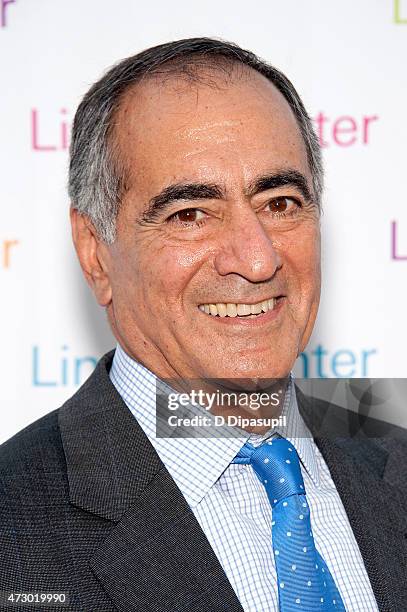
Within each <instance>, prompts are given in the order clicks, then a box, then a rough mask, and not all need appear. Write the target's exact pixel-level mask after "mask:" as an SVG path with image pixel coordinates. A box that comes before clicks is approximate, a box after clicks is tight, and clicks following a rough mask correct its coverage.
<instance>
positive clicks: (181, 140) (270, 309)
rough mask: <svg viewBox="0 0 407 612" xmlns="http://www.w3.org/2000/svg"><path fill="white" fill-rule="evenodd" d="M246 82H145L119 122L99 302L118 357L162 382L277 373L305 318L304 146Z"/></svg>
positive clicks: (274, 100) (311, 279) (292, 354)
mask: <svg viewBox="0 0 407 612" xmlns="http://www.w3.org/2000/svg"><path fill="white" fill-rule="evenodd" d="M245 74H246V76H245V78H240V79H238V78H236V79H233V80H232V81H231V82H229V83H228V84H227V83H225V82H224V81H223V80H222V77H220V76H218V77H217V80H218V87H209V86H207V85H204V84H191V83H188V84H187V83H186V82H185V81H181V80H177V79H176V78H175V77H174V78H173V79H168V80H167V81H166V82H165V83H163V82H161V83H160V82H159V81H158V80H154V79H152V80H150V81H147V82H145V83H143V84H142V85H139V86H137V87H136V89H135V90H134V91H132V92H131V93H129V94H128V95H127V97H126V98H125V99H124V101H123V104H122V107H121V110H120V112H119V114H118V117H117V131H116V136H117V144H118V146H119V151H120V154H121V156H122V158H123V159H124V162H125V166H126V168H127V170H128V185H127V187H128V190H127V192H126V195H125V198H124V201H123V204H122V208H121V210H120V213H119V216H118V223H117V239H116V241H115V243H114V244H113V245H111V246H109V247H106V253H107V254H106V258H107V262H108V263H107V267H108V278H109V286H110V291H109V294H108V295H109V297H108V298H107V299H105V300H100V301H101V303H103V305H107V306H108V313H109V318H110V321H111V323H112V326H113V329H114V332H115V334H116V337H117V339H118V340H119V342H120V343H121V344H122V346H123V347H124V348H125V350H126V351H127V352H128V353H129V354H130V355H131V356H133V357H134V358H136V359H138V360H139V361H141V362H142V363H143V364H145V365H146V366H147V367H149V368H150V369H151V370H153V371H154V372H155V373H156V374H158V375H159V376H163V377H165V376H166V377H171V376H181V377H184V378H201V377H210V378H235V377H239V378H253V379H257V378H275V377H283V376H286V375H287V374H288V372H289V371H290V369H291V368H292V366H293V363H294V361H295V359H296V357H297V355H298V354H299V352H301V350H302V349H303V348H304V347H305V345H306V343H307V341H308V338H309V336H310V334H311V331H312V328H313V324H314V321H315V317H316V313H317V308H318V301H319V292H320V233H319V215H318V210H317V207H316V205H315V204H314V203H313V201H312V197H313V194H312V187H311V185H312V183H311V175H310V170H309V167H308V163H307V157H306V150H305V145H304V143H303V140H302V137H301V134H300V131H299V128H298V126H297V123H296V121H295V118H294V116H293V114H292V112H291V110H290V108H289V106H288V104H287V102H286V101H285V100H284V98H283V97H282V95H281V94H280V93H279V92H278V91H277V89H276V88H274V86H273V85H272V84H271V83H269V82H268V81H267V80H266V79H265V78H264V77H262V76H261V75H259V74H257V73H255V72H253V71H249V70H247V71H246V73H245ZM213 78H214V77H213V76H212V79H213ZM307 191H309V192H310V194H311V198H310V197H309V194H307ZM103 248H104V247H103ZM216 305H217V306H216ZM262 306H263V308H262ZM208 311H209V312H208ZM264 311H265V312H264ZM248 312H250V313H252V312H253V313H254V314H250V315H248V314H247V313H248ZM225 315H226V316H225Z"/></svg>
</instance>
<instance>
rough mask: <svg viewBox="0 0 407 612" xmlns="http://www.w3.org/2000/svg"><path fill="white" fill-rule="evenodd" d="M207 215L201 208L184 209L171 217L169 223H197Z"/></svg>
mask: <svg viewBox="0 0 407 612" xmlns="http://www.w3.org/2000/svg"><path fill="white" fill-rule="evenodd" d="M205 216H206V215H205V213H204V212H203V211H202V210H200V209H199V208H184V209H183V210H179V211H178V212H176V213H174V214H173V215H170V216H169V217H168V219H167V221H172V222H175V223H177V222H178V223H197V222H198V221H202V220H203V219H204V218H205Z"/></svg>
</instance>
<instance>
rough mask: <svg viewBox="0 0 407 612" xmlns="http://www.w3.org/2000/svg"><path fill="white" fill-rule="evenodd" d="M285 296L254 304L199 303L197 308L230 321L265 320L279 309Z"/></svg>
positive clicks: (224, 320)
mask: <svg viewBox="0 0 407 612" xmlns="http://www.w3.org/2000/svg"><path fill="white" fill-rule="evenodd" d="M284 298H285V296H283V295H280V296H278V297H272V298H268V299H265V300H262V301H260V302H256V303H255V304H247V303H233V302H227V303H221V302H217V303H208V304H199V306H198V308H199V310H200V311H201V312H202V313H204V314H206V315H208V316H210V317H212V318H215V319H217V320H222V322H224V323H226V322H230V323H243V322H247V323H249V321H254V320H258V321H259V322H263V321H264V322H266V321H268V320H271V319H272V318H274V317H275V316H276V315H277V313H278V312H279V311H280V310H281V307H282V304H283V301H284Z"/></svg>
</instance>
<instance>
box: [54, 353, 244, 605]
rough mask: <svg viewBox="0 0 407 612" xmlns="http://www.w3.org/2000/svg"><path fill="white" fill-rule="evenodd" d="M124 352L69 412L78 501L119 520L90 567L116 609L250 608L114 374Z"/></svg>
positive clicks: (73, 495) (63, 415)
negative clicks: (113, 380) (124, 398)
mask: <svg viewBox="0 0 407 612" xmlns="http://www.w3.org/2000/svg"><path fill="white" fill-rule="evenodd" d="M113 354H114V352H113V351H112V352H110V353H108V354H107V355H105V357H103V358H102V360H101V361H100V362H99V364H98V366H97V368H96V370H95V371H94V373H93V374H92V376H91V377H90V378H89V380H88V381H87V383H86V384H85V385H84V386H83V387H82V388H81V389H80V390H79V391H78V393H77V394H76V395H75V396H74V397H73V398H71V399H70V400H69V401H68V402H67V403H66V404H65V405H64V406H63V407H62V408H61V409H60V412H59V425H60V430H61V436H62V441H63V445H64V451H65V455H66V460H67V471H68V481H69V490H70V501H71V503H73V504H74V505H75V506H77V507H79V508H82V509H83V510H86V511H88V512H91V513H93V514H96V515H98V516H100V517H102V518H104V519H108V520H110V521H112V529H111V531H110V533H109V536H108V537H107V539H106V540H105V541H104V542H103V544H102V546H100V547H99V549H98V550H96V551H95V552H94V554H93V556H92V558H91V559H90V567H91V568H92V571H93V573H94V575H95V576H96V578H97V579H98V580H99V582H100V583H101V585H102V586H103V588H104V590H105V591H106V593H107V594H108V596H109V597H110V598H111V600H112V602H113V603H114V605H115V607H116V608H117V609H118V610H121V611H122V612H133V611H134V612H135V611H139V610H141V609H142V610H146V611H147V612H148V611H149V610H151V611H154V612H158V611H161V610H162V611H163V612H164V611H167V610H174V611H179V612H182V611H184V610H185V611H187V610H190V611H198V610H219V611H223V610H224V611H225V612H226V610H228V611H231V612H242V607H241V605H240V603H239V600H238V599H237V596H236V594H235V592H234V590H233V588H232V586H231V585H230V583H229V581H228V579H227V577H226V574H225V572H224V571H223V569H222V567H221V565H220V563H219V561H218V559H217V557H216V555H215V553H214V552H213V550H212V548H211V546H210V544H209V542H208V540H207V538H206V536H205V534H204V532H203V531H202V529H201V527H200V525H199V523H198V521H197V520H196V518H195V516H194V514H193V512H192V510H191V509H190V508H189V506H188V504H187V502H186V501H185V498H184V497H183V495H182V494H181V492H180V490H179V489H178V487H177V486H176V484H175V482H174V481H173V479H172V478H171V476H170V474H169V473H168V471H167V469H166V468H165V466H164V464H163V463H162V462H161V460H160V458H159V457H158V455H157V453H156V452H155V450H154V447H153V446H152V445H151V443H150V442H149V440H148V438H147V437H146V435H145V434H144V432H143V430H142V429H141V427H140V426H139V424H138V423H137V421H136V419H134V417H133V416H132V414H131V413H130V411H129V410H128V408H127V406H126V405H125V404H124V402H123V401H122V399H121V397H120V395H119V394H118V393H117V391H116V389H115V388H114V386H113V385H112V383H111V382H110V379H109V375H108V372H109V369H110V365H111V361H112V358H113Z"/></svg>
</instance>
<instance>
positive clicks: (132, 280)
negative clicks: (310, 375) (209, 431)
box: [0, 39, 407, 612]
mask: <svg viewBox="0 0 407 612" xmlns="http://www.w3.org/2000/svg"><path fill="white" fill-rule="evenodd" d="M321 189H322V168H321V159H320V150H319V147H318V143H317V140H316V138H315V135H314V133H313V130H312V126H311V122H310V120H309V117H308V115H307V113H306V111H305V109H304V107H303V105H302V103H301V100H300V99H299V97H298V94H297V93H296V91H295V89H294V88H293V86H292V85H291V83H290V82H289V81H288V79H287V78H286V77H285V76H284V75H282V74H281V73H280V72H278V71H277V70H275V69H274V68H272V67H270V66H268V65H266V64H265V63H263V62H262V61H260V60H259V59H258V58H257V57H256V56H254V55H253V54H252V53H250V52H248V51H245V50H242V49H240V48H239V47H237V46H235V45H232V44H230V43H224V42H220V41H215V40H210V39H189V40H182V41H177V42H172V43H168V44H165V45H160V46H158V47H155V48H152V49H148V50H146V51H144V52H142V53H140V54H139V55H136V56H135V57H131V58H128V59H126V60H124V61H122V62H120V63H119V64H118V65H117V66H115V67H113V68H112V69H111V70H110V71H109V72H108V73H107V74H106V75H105V76H104V77H103V78H102V79H101V80H100V81H98V82H97V83H96V84H95V85H94V86H93V87H92V88H91V89H90V90H89V92H88V93H87V94H86V96H85V98H84V100H83V101H82V103H81V105H80V107H79V109H78V111H77V114H76V117H75V122H74V127H73V138H72V147H71V164H70V195H71V200H72V207H71V221H72V233H73V240H74V243H75V247H76V250H77V253H78V257H79V260H80V263H81V266H82V269H83V272H84V274H85V277H86V280H87V282H88V283H89V285H90V286H91V288H92V290H93V292H94V294H95V297H96V299H97V301H98V303H99V304H100V305H101V306H103V307H104V308H106V312H107V316H108V319H109V322H110V325H111V328H112V330H113V333H114V334H115V337H116V338H117V342H118V345H117V349H116V351H115V352H114V351H112V352H110V353H108V354H107V355H105V356H104V357H103V358H102V359H101V361H100V362H99V364H98V366H97V368H96V370H95V372H94V373H93V374H92V375H91V377H90V378H89V379H88V381H87V382H86V383H85V384H84V385H83V387H82V388H81V389H80V390H79V391H78V392H77V393H76V394H75V395H74V396H73V397H72V398H71V399H70V400H68V402H67V403H66V404H64V406H62V408H60V409H59V410H56V411H54V412H52V413H50V414H49V415H47V416H45V417H44V418H42V419H40V420H39V421H37V422H36V423H34V424H33V425H30V426H29V427H28V428H26V429H25V430H24V431H22V432H20V433H19V434H18V435H16V436H14V438H12V439H11V440H9V441H8V442H6V443H5V444H4V445H3V446H2V448H1V453H0V461H1V474H2V475H1V487H2V488H1V494H0V516H1V539H0V545H1V546H0V559H1V569H0V590H2V591H3V593H7V594H10V593H15V592H16V591H17V592H24V593H33V592H35V593H52V594H61V593H63V594H66V598H67V600H69V603H68V604H67V607H68V609H69V610H73V611H77V610H78V611H79V610H80V611H81V612H84V611H86V612H96V611H97V612H102V611H103V612H104V611H106V612H109V611H113V610H121V611H123V612H131V611H133V610H134V611H135V610H137V611H139V610H144V611H146V610H151V611H164V610H165V611H186V610H188V611H194V610H195V611H198V610H199V611H201V610H202V611H203V610H214V611H218V610H219V611H220V610H225V611H226V610H227V611H229V610H230V611H237V610H242V609H243V610H251V611H256V612H257V611H263V610H278V609H281V610H294V609H296V610H307V611H309V610H317V609H318V610H334V609H340V610H344V609H346V610H352V611H353V610H358V611H359V610H360V611H362V610H363V611H367V610H369V611H373V610H377V609H379V610H386V611H387V610H394V611H396V610H403V609H407V586H406V585H407V582H406V580H405V578H406V572H405V553H406V544H405V539H404V538H405V531H406V502H405V493H406V480H405V477H404V479H403V477H402V474H401V471H400V465H401V463H400V462H401V461H402V460H404V459H405V457H406V446H405V443H404V441H403V440H402V439H401V440H400V441H397V440H396V439H391V440H390V439H389V438H387V440H373V439H371V436H369V435H367V434H366V432H365V431H363V430H361V431H358V432H357V433H358V435H357V436H354V437H353V438H351V437H350V436H349V435H348V425H349V423H350V424H351V425H352V424H354V422H355V419H353V420H352V417H351V416H349V415H348V414H346V411H343V410H340V409H339V408H335V407H331V406H329V405H328V404H325V403H323V402H317V401H314V402H313V401H311V400H309V399H307V398H306V397H305V396H303V395H302V394H301V393H300V392H299V390H297V391H296V389H295V387H294V386H293V383H292V380H291V379H290V378H288V379H287V377H289V375H290V371H291V369H292V366H293V364H294V361H295V359H296V357H297V356H298V354H299V353H300V352H301V351H302V350H303V349H304V347H305V346H306V344H307V341H308V339H309V337H310V334H311V331H312V328H313V325H314V321H315V318H316V314H317V309H318V302H319V293H320V227H319V215H320V202H321ZM156 377H158V379H160V380H168V379H169V380H173V379H181V380H184V381H187V380H191V379H198V380H212V379H222V380H223V381H233V380H235V381H236V380H241V379H244V380H245V381H248V384H249V385H250V384H251V385H252V388H256V389H257V388H258V387H259V386H261V384H262V383H261V381H262V380H264V379H266V380H270V379H272V380H274V379H284V380H285V381H287V380H288V382H287V392H286V394H285V399H284V406H283V413H284V415H285V416H287V418H288V423H289V428H288V429H287V430H286V431H284V429H281V428H280V430H279V432H277V433H279V435H276V432H275V431H270V430H268V429H267V428H265V427H259V428H255V429H253V428H248V429H249V430H248V431H246V432H243V431H239V432H238V434H239V435H238V436H236V435H235V436H231V437H214V438H210V437H209V438H198V437H191V438H188V439H180V438H177V437H172V438H159V437H158V436H156V431H155V417H156V415H155V380H156ZM263 414H267V410H265V411H263ZM328 417H329V418H328ZM357 424H358V423H357ZM359 429H360V427H359ZM310 430H311V433H310ZM353 433H355V430H354V429H353ZM333 437H334V438H335V439H332V438H333ZM247 442H248V444H247ZM273 444H274V446H275V447H277V448H280V449H282V448H284V449H285V450H286V451H287V452H288V451H290V452H291V457H292V462H293V463H295V465H296V466H297V468H296V469H297V473H296V476H295V478H294V476H293V472H290V471H289V470H290V469H291V468H290V467H288V464H290V459H285V462H284V463H285V465H284V466H281V465H279V469H280V468H281V469H283V468H284V469H287V474H288V475H289V478H292V479H293V478H294V480H293V483H294V484H293V487H297V488H296V490H295V491H292V490H291V489H290V491H289V493H288V494H287V495H286V494H284V495H283V496H282V497H281V499H278V500H277V499H274V500H273V499H272V495H271V494H270V488H269V487H270V483H268V482H267V478H264V479H263V480H261V469H266V468H264V465H263V466H260V467H259V466H257V467H256V463H255V460H254V459H253V457H258V456H260V455H259V454H258V453H268V454H267V456H266V455H264V456H265V459H264V461H262V463H264V464H266V465H267V464H268V463H269V462H270V461H271V463H273V462H276V461H277V459H276V456H275V455H273V454H272V453H274V452H275V451H274V450H273ZM284 445H285V446H284ZM390 451H391V452H390ZM245 453H246V454H245ZM285 473H286V472H284V474H285ZM284 481H285V477H282V478H281V479H280V483H283V482H284ZM294 481H295V482H294ZM285 485H286V483H285V482H284V486H285ZM273 486H274V485H273ZM298 487H299V488H298ZM304 487H305V488H304ZM293 504H294V505H293ZM296 504H297V505H296ZM285 507H286V508H287V509H290V508H294V510H295V509H296V508H297V510H298V511H297V510H295V512H296V513H297V515H298V516H294V515H292V516H291V515H290V516H289V515H288V514H287V512H288V510H287V511H285V510H284V508H285ZM302 508H304V509H302ZM298 512H301V514H298ZM290 521H292V523H290ZM301 521H302V522H301ZM307 521H308V522H307ZM290 524H292V525H294V527H293V529H292V531H291V527H289V525H290ZM304 524H307V525H308V527H307V531H308V532H309V533H303V532H302V531H301V529H302V527H301V525H304ZM311 525H312V531H310V529H311ZM280 527H281V529H283V530H284V531H286V533H284V534H283V535H284V537H285V536H287V539H286V541H285V543H283V546H282V547H281V550H278V549H277V542H278V539H279V538H281V537H282V536H281V533H280V532H281V529H280V532H279V531H278V529H279V528H280ZM295 530H297V531H295ZM292 535H294V536H295V537H293V538H292V539H291V540H290V539H289V538H290V537H291V536H292ZM296 538H297V540H298V542H300V541H301V542H300V543H301V550H300V553H298V551H297V549H296V548H295V546H296V542H294V540H295V539H296ZM301 538H308V539H307V540H305V539H304V540H302V539H301ZM305 541H306V542H309V544H307V545H303V544H304V542H305ZM298 542H297V544H298ZM280 553H281V558H282V557H284V555H292V557H291V558H290V562H289V566H284V563H283V562H282V561H281V560H280ZM298 554H300V555H302V554H303V555H304V557H303V559H304V561H301V560H299V561H296V558H297V557H296V555H297V556H298ZM309 555H313V556H312V557H309ZM287 558H288V557H287ZM309 558H312V559H313V560H315V559H318V562H319V564H318V563H315V564H314V563H313V566H312V568H311V566H307V565H306V563H308V561H306V559H309ZM294 561H295V562H294ZM302 563H304V565H301V564H302ZM305 567H308V568H309V570H310V572H312V580H311V579H310V576H305V574H303V573H302V570H303V569H304V568H305ZM290 572H291V573H290ZM321 572H323V573H324V574H322V573H321ZM286 575H287V578H286V577H285V576H286ZM301 581H302V582H301ZM316 583H317V584H316ZM293 588H298V589H299V593H300V592H301V596H296V597H295V598H292V599H290V597H291V595H289V596H287V595H286V593H287V592H288V593H289V594H290V593H293V592H294V591H292V589H293ZM290 589H291V591H290ZM307 589H308V590H307ZM324 589H325V591H324ZM307 593H309V595H308V594H307ZM324 593H326V595H324ZM4 597H5V596H4ZM307 597H308V599H307ZM311 601H312V602H313V603H312V604H311V603H309V602H311ZM307 602H308V603H307ZM315 602H316V603H315ZM5 605H6V604H5V603H3V607H2V608H1V609H6V607H5ZM9 605H11V604H9ZM23 605H24V604H23ZM25 605H26V608H25V609H27V610H28V609H31V607H28V604H25ZM51 605H52V606H54V608H55V609H59V608H58V602H56V600H53V603H52V604H51ZM59 605H60V602H59ZM7 609H9V608H7ZM44 609H45V607H44Z"/></svg>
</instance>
